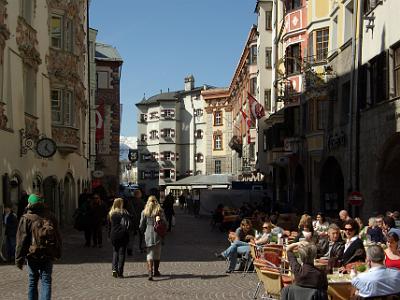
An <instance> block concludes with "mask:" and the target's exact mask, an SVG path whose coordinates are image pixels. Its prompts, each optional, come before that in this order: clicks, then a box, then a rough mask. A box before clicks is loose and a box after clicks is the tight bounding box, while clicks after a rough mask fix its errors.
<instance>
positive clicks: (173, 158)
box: [171, 152, 175, 160]
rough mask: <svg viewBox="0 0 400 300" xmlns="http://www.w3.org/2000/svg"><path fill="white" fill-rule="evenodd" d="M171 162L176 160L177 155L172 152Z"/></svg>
mask: <svg viewBox="0 0 400 300" xmlns="http://www.w3.org/2000/svg"><path fill="white" fill-rule="evenodd" d="M171 160H175V153H174V152H171Z"/></svg>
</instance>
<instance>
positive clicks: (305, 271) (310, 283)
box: [287, 251, 328, 291]
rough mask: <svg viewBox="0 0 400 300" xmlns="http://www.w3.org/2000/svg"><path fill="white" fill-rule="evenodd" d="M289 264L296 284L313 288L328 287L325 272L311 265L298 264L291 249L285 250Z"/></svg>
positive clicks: (324, 288)
mask: <svg viewBox="0 0 400 300" xmlns="http://www.w3.org/2000/svg"><path fill="white" fill-rule="evenodd" d="M287 256H288V259H289V265H290V268H291V269H292V272H293V274H294V280H295V283H296V284H297V285H298V286H301V287H306V288H313V289H322V290H325V291H326V290H327V289H328V278H327V277H326V274H325V273H324V272H322V271H321V270H319V269H317V268H316V267H315V266H313V265H309V264H303V265H300V264H299V262H298V261H297V258H296V256H295V255H294V254H293V252H292V251H288V252H287Z"/></svg>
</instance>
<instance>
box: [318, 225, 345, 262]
mask: <svg viewBox="0 0 400 300" xmlns="http://www.w3.org/2000/svg"><path fill="white" fill-rule="evenodd" d="M318 246H319V247H318V248H319V253H320V256H321V258H324V259H330V260H332V264H334V265H337V263H338V262H340V261H342V258H343V252H344V241H343V240H342V238H341V235H340V227H339V226H338V225H336V224H335V223H332V224H331V225H329V229H328V239H320V242H319V245H318Z"/></svg>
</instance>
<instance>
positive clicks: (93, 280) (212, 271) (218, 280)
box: [0, 208, 257, 300]
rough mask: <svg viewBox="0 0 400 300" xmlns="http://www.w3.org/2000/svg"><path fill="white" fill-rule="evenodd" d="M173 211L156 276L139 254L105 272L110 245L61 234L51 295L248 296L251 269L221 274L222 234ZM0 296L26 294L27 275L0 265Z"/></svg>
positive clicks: (253, 279)
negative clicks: (116, 272)
mask: <svg viewBox="0 0 400 300" xmlns="http://www.w3.org/2000/svg"><path fill="white" fill-rule="evenodd" d="M176 210H177V218H176V219H177V221H176V223H177V226H176V227H175V228H174V230H173V232H172V233H171V234H169V235H168V237H167V240H166V241H165V245H164V247H163V252H162V261H161V266H160V272H161V274H162V275H163V276H162V277H159V278H155V280H154V281H153V282H151V281H148V280H147V272H146V266H145V254H140V253H139V251H138V249H137V246H136V245H137V241H135V246H136V249H135V250H136V251H135V254H134V255H133V256H132V257H127V262H126V264H125V278H124V279H116V278H113V277H112V276H111V246H110V243H109V241H107V240H106V242H105V245H104V247H103V248H102V249H97V248H96V249H94V248H84V247H83V234H81V233H80V232H77V231H70V232H68V233H66V234H65V235H64V255H63V259H62V260H61V261H59V262H58V263H57V264H56V265H55V266H54V273H53V299H251V296H252V293H253V291H254V289H255V286H256V284H257V279H256V276H255V274H253V273H251V274H247V275H246V276H245V277H243V275H242V274H240V273H236V274H230V275H226V274H225V269H226V263H225V262H224V261H218V260H216V259H215V258H214V255H213V253H214V251H216V250H222V249H224V248H225V247H226V246H227V242H226V234H223V233H221V232H219V231H217V230H214V231H211V230H210V226H209V220H208V219H206V218H204V219H195V218H194V217H193V216H191V215H186V214H182V213H180V212H179V208H178V209H176ZM0 278H1V284H0V299H2V300H6V299H10V300H11V299H26V298H27V285H28V275H27V272H26V267H24V270H23V271H20V270H18V269H17V268H16V267H15V266H13V265H4V264H2V265H0Z"/></svg>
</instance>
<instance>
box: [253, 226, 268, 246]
mask: <svg viewBox="0 0 400 300" xmlns="http://www.w3.org/2000/svg"><path fill="white" fill-rule="evenodd" d="M272 228H273V226H272V224H271V222H264V223H263V225H262V232H263V233H262V235H261V236H260V237H256V238H255V239H253V240H252V242H253V243H254V244H256V245H264V244H268V243H269V242H270V238H271V231H272Z"/></svg>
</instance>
